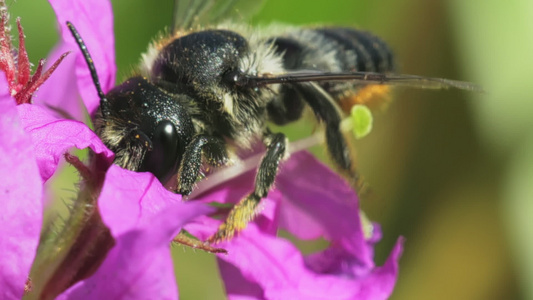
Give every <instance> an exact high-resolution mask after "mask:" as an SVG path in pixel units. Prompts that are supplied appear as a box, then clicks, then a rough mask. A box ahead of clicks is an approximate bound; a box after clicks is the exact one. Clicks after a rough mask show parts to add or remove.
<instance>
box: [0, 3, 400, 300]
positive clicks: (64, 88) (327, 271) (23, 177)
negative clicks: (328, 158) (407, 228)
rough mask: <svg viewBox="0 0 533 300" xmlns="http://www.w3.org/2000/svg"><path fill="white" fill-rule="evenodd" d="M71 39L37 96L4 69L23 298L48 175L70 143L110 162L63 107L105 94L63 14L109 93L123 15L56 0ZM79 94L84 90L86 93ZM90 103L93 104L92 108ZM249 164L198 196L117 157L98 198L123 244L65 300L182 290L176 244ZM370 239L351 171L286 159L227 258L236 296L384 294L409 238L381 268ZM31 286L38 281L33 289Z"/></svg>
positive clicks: (3, 124) (11, 202) (8, 229)
mask: <svg viewBox="0 0 533 300" xmlns="http://www.w3.org/2000/svg"><path fill="white" fill-rule="evenodd" d="M50 4H51V5H52V7H53V8H54V10H55V12H56V15H57V20H58V24H59V27H60V32H61V41H60V43H59V45H58V46H57V47H56V49H55V50H54V51H53V53H52V54H51V55H50V57H49V61H56V59H57V58H58V57H60V56H61V55H62V54H63V53H65V52H67V51H72V53H71V54H70V55H69V56H67V57H66V58H65V59H64V61H63V62H62V63H61V64H60V65H59V67H58V68H57V69H56V70H55V72H54V74H53V75H52V76H51V77H50V78H49V80H48V81H47V82H46V83H44V84H43V85H42V86H41V87H40V90H39V91H38V93H37V94H35V96H34V104H33V105H30V104H22V105H18V106H17V105H16V103H15V100H14V99H13V97H12V96H11V94H10V91H9V90H8V84H7V81H6V77H5V76H4V75H3V73H0V112H1V113H0V135H1V140H2V142H1V143H0V172H1V173H2V174H1V176H2V180H1V181H0V211H1V212H2V213H1V214H0V236H2V238H1V239H0V253H1V255H0V298H2V299H20V298H21V297H22V296H23V293H24V289H25V285H26V283H27V282H28V276H29V272H30V268H31V266H32V262H33V260H34V258H35V255H36V251H37V247H38V243H39V236H40V232H41V223H42V215H43V201H44V200H43V199H44V196H43V195H44V193H45V191H44V183H46V182H47V181H48V180H49V178H50V177H51V176H52V175H53V174H54V172H55V171H56V170H57V168H58V164H59V162H60V160H61V158H62V157H63V155H64V153H65V152H67V151H68V150H69V149H70V148H73V147H76V148H78V149H84V148H87V147H89V148H91V149H92V151H93V152H94V153H96V155H100V156H101V157H102V158H103V159H104V160H106V161H108V162H109V164H111V162H112V159H113V153H112V152H111V151H110V150H108V149H107V148H106V147H105V146H104V145H103V144H102V142H101V141H100V139H99V138H98V137H97V136H96V135H95V134H94V132H92V131H91V130H90V129H89V127H87V125H86V124H84V123H83V122H79V121H73V120H68V119H63V118H61V117H58V116H55V115H54V114H53V113H52V111H50V110H49V109H47V108H46V107H50V106H52V107H59V108H61V109H62V110H63V111H64V112H67V113H68V114H70V115H71V116H74V117H76V118H78V120H81V116H82V114H83V112H84V109H87V111H88V112H89V113H91V114H92V113H93V112H94V111H95V109H96V108H97V106H98V97H97V95H96V92H95V90H94V87H93V84H92V81H91V79H90V75H89V71H88V69H87V66H86V64H85V61H84V60H83V57H82V55H81V53H80V52H79V50H78V48H77V46H76V45H75V42H74V40H73V38H72V36H71V35H70V32H69V31H68V30H67V28H66V25H65V22H66V21H72V22H74V24H75V26H76V27H77V29H78V31H79V32H80V34H81V35H82V36H83V38H84V40H85V42H86V44H87V46H88V48H89V50H90V52H91V55H92V57H93V59H94V61H95V63H96V65H97V69H98V73H99V76H100V80H101V82H102V86H103V89H104V91H105V90H109V89H110V88H111V87H112V85H113V84H114V82H115V71H116V70H115V68H116V67H115V62H114V40H113V16H112V12H111V5H110V3H109V1H107V0H97V1H96V0H95V1H90V2H89V1H82V0H50ZM78 99H82V100H83V103H82V102H80V101H79V100H78ZM83 104H84V106H83ZM252 179H253V174H250V173H245V174H242V175H241V176H239V177H237V178H234V179H231V180H229V181H228V182H226V183H225V184H223V185H221V186H219V187H217V188H215V189H213V190H212V191H211V192H209V193H207V194H203V195H201V198H200V199H195V201H189V202H187V203H185V202H183V201H181V196H179V195H175V194H172V193H171V192H169V191H167V190H166V189H165V188H164V187H163V186H161V184H160V183H159V181H158V180H157V179H155V178H154V176H153V175H151V174H149V173H134V172H130V171H127V170H124V169H121V168H119V167H117V166H114V165H112V166H111V167H109V169H108V171H107V173H106V177H105V182H104V185H103V188H102V191H101V194H100V197H99V199H98V207H99V211H100V214H101V216H102V219H103V222H104V223H105V224H106V225H107V226H108V227H109V229H110V231H111V234H112V236H113V238H114V239H115V246H114V247H113V248H112V249H111V251H110V252H109V253H108V254H107V256H106V258H105V260H104V262H103V264H102V265H101V266H100V268H99V269H98V270H97V271H96V273H94V274H93V275H92V276H91V277H89V278H87V279H85V280H82V281H79V282H78V283H76V284H75V285H73V286H72V287H70V288H69V289H68V290H66V291H65V292H64V293H63V294H61V295H60V296H59V299H177V298H178V288H177V285H176V279H175V276H174V271H173V270H174V267H173V263H172V259H171V256H170V242H171V241H172V239H173V237H175V236H176V234H177V233H178V232H179V231H180V229H181V228H186V229H187V230H188V231H189V232H191V233H192V234H194V235H195V236H197V237H199V238H201V239H205V238H207V237H208V236H210V235H211V234H213V233H214V232H215V231H216V229H217V227H218V226H219V224H220V221H219V220H215V219H212V218H209V217H208V216H207V215H208V214H209V213H211V212H213V210H214V209H213V208H212V207H210V206H209V205H208V203H209V202H213V201H216V202H236V201H238V200H239V199H241V198H242V197H243V196H244V195H245V194H247V193H248V192H249V190H250V189H251V187H252V186H253V183H252V181H251V180H252ZM278 230H285V231H287V232H289V233H291V234H292V235H294V236H295V237H297V238H299V239H303V240H312V239H317V238H324V239H325V240H327V241H329V242H330V245H329V247H328V248H327V249H326V250H324V251H321V252H318V253H314V254H311V255H303V254H302V253H301V252H300V251H299V250H298V249H297V248H296V247H295V246H294V245H293V244H291V243H290V242H289V241H288V240H286V239H283V238H280V237H277V235H276V233H277V232H278ZM379 239H380V231H379V227H378V226H377V225H374V230H373V233H372V236H371V237H368V236H366V237H365V234H364V232H363V226H362V222H361V219H360V214H359V207H358V199H357V196H356V194H355V193H354V192H353V191H352V189H351V188H350V187H349V186H348V185H347V184H346V183H345V182H344V180H343V179H342V178H341V177H339V176H338V175H336V174H335V173H334V172H332V171H330V170H329V169H328V168H327V167H326V166H324V165H323V164H321V163H319V162H318V161H317V160H316V159H314V158H313V157H312V156H311V155H309V154H308V153H305V152H299V153H295V154H293V155H292V156H291V158H290V159H289V160H288V161H286V162H285V163H284V164H283V165H282V167H281V171H280V175H279V177H278V178H277V181H276V188H275V189H274V190H273V191H272V192H271V193H270V194H269V196H268V198H267V199H264V200H263V202H262V210H261V213H260V215H259V217H258V218H257V220H256V221H254V222H253V223H251V224H250V225H249V226H248V227H247V228H246V229H245V230H244V231H242V232H241V234H240V235H239V236H238V237H236V238H234V239H233V240H231V241H229V242H225V243H223V244H220V245H217V246H220V247H222V248H225V249H227V250H228V254H221V255H219V256H218V262H219V267H220V273H221V277H222V280H223V282H224V285H225V288H226V292H227V295H228V298H229V299H386V298H388V297H389V296H390V295H391V293H392V290H393V287H394V284H395V282H396V278H397V273H398V259H399V257H400V255H401V251H402V239H399V240H398V243H397V244H396V246H395V247H394V249H392V252H391V255H390V257H389V258H388V260H387V261H386V262H385V264H384V265H383V266H381V267H376V266H375V265H374V262H373V245H374V244H375V243H376V242H377V241H378V240H379ZM30 293H31V291H30Z"/></svg>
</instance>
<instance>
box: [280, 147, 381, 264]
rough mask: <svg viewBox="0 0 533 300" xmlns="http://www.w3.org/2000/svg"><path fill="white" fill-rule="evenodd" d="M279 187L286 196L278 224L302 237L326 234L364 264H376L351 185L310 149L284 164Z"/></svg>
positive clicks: (330, 239)
mask: <svg viewBox="0 0 533 300" xmlns="http://www.w3.org/2000/svg"><path fill="white" fill-rule="evenodd" d="M276 188H277V190H278V191H279V192H280V194H281V195H282V196H283V198H282V201H281V205H282V207H281V209H280V215H279V226H280V228H284V229H286V230H288V231H289V232H291V233H292V234H294V235H295V236H297V237H299V238H301V239H314V238H318V237H321V236H322V237H325V238H326V239H327V240H329V241H331V242H333V243H335V244H339V245H340V246H341V247H342V248H343V249H346V250H347V251H349V252H350V253H358V255H359V258H360V260H361V264H363V265H367V266H369V267H371V266H373V262H372V252H371V251H372V250H371V248H370V247H368V245H367V243H366V240H365V237H364V233H363V228H362V224H361V219H360V216H359V204H358V203H359V201H358V199H357V195H356V194H355V192H354V191H353V190H352V188H351V187H350V186H349V185H348V184H347V183H346V182H345V181H344V180H343V179H342V177H340V176H339V175H337V174H336V173H334V172H333V171H331V170H330V169H329V168H328V167H326V166H325V165H324V164H322V163H320V162H319V161H318V160H317V159H316V158H314V157H313V156H312V155H311V154H309V153H307V152H298V153H295V154H293V155H292V156H291V158H290V159H289V160H288V161H287V162H286V163H285V164H283V166H282V169H281V171H280V174H279V176H278V178H277V181H276Z"/></svg>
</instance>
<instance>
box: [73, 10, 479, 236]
mask: <svg viewBox="0 0 533 300" xmlns="http://www.w3.org/2000/svg"><path fill="white" fill-rule="evenodd" d="M257 2H259V1H257ZM177 3H178V4H177V10H176V13H175V17H174V19H175V20H174V23H175V24H174V26H173V31H172V32H171V34H170V35H168V36H167V37H166V38H163V39H159V40H157V41H155V42H154V43H152V44H151V45H150V46H149V48H148V51H147V52H146V53H145V54H144V55H143V56H142V62H141V66H140V67H139V70H138V75H135V76H132V77H131V78H128V79H127V80H125V81H124V82H123V83H121V84H119V85H118V86H116V87H114V88H113V89H111V90H110V91H109V92H108V93H107V94H104V93H103V91H102V90H101V88H100V84H99V81H98V78H97V75H96V71H95V66H94V64H93V62H92V59H91V58H90V54H89V52H88V50H87V48H86V46H85V45H84V43H83V40H82V38H81V37H80V35H79V34H78V32H77V31H76V29H75V28H74V26H73V25H72V24H71V23H68V27H69V28H70V30H71V32H72V34H73V36H74V37H75V39H76V41H77V43H78V45H79V47H80V49H81V51H82V52H83V55H84V57H85V59H86V61H87V64H88V66H89V69H90V71H91V75H92V79H93V81H94V84H95V86H96V89H97V92H98V95H99V98H100V108H99V110H98V112H97V114H96V116H95V118H94V124H95V130H96V133H97V134H98V135H99V136H100V138H101V139H102V141H103V142H104V144H105V145H106V146H107V147H109V148H110V149H111V150H112V151H113V152H114V153H115V155H116V156H115V161H114V163H115V164H117V165H119V166H121V167H123V168H125V169H129V170H133V171H140V172H144V171H147V172H151V173H153V174H154V175H155V176H156V177H157V178H158V179H159V180H160V181H161V182H162V183H165V182H167V181H169V180H170V179H171V178H173V177H176V184H175V187H174V188H173V190H174V192H176V193H179V194H182V195H189V194H190V193H191V192H192V191H193V188H194V186H195V183H196V182H197V180H198V178H199V176H200V174H201V168H202V165H203V164H204V163H207V164H208V165H211V166H215V167H218V166H222V165H225V164H227V162H228V160H229V157H230V154H231V152H232V149H234V148H237V149H240V148H252V146H253V145H254V144H255V143H256V142H258V141H260V142H262V143H263V144H264V145H265V147H266V151H265V154H264V156H263V158H262V160H261V162H260V164H259V167H258V170H257V174H256V177H255V185H254V187H253V191H252V192H251V193H250V194H249V195H248V196H246V197H245V198H244V199H242V200H241V201H240V202H239V203H237V204H236V205H235V206H234V207H233V208H232V210H231V211H230V212H229V214H228V216H227V218H226V220H225V221H224V223H223V224H222V225H221V226H220V227H219V229H218V231H217V232H216V233H215V234H214V235H213V236H212V237H210V238H209V239H208V242H217V241H221V240H226V239H230V238H232V237H233V236H234V234H235V233H236V232H238V231H239V230H242V229H243V228H245V226H246V224H247V223H248V222H250V221H251V220H252V219H253V218H254V216H255V212H256V208H257V206H258V204H259V203H260V201H261V199H262V198H264V197H266V196H267V194H268V192H269V190H270V188H271V187H272V185H273V183H274V180H275V178H276V174H277V172H278V168H279V165H280V163H281V161H282V160H283V159H284V158H286V157H287V155H288V151H287V144H288V141H287V138H286V136H285V135H284V134H283V133H280V132H273V131H271V130H270V129H269V124H270V123H274V124H277V125H285V124H288V123H291V122H293V121H296V120H298V119H300V118H301V117H302V114H303V111H304V109H305V108H306V107H309V108H310V109H311V110H312V111H313V112H314V114H315V116H316V118H317V119H318V120H319V121H320V122H321V123H322V124H323V126H324V136H325V147H326V149H327V152H328V153H329V154H330V156H331V158H332V161H333V163H334V164H335V165H336V167H337V168H338V169H339V170H340V171H341V172H342V173H344V174H346V176H347V177H349V178H353V179H354V180H357V178H358V175H357V172H356V170H355V168H354V163H353V161H352V159H351V148H350V147H348V144H347V141H346V139H345V137H344V135H343V134H342V132H341V128H340V124H341V121H342V119H343V116H344V114H345V113H346V111H347V110H348V109H349V108H350V107H351V106H352V105H354V104H356V103H362V102H364V101H365V98H366V96H365V95H368V94H372V93H374V92H376V91H377V92H378V93H380V92H381V93H384V92H386V90H387V89H388V87H390V86H412V87H419V88H459V89H467V90H475V89H477V87H476V86H475V85H472V84H470V83H465V82H459V81H453V80H447V79H439V78H427V77H420V76H413V75H398V74H395V73H394V70H395V62H394V58H393V55H392V51H391V49H390V48H389V47H388V46H387V44H386V43H385V42H384V41H383V40H382V39H380V38H379V37H377V36H375V35H373V34H371V33H369V32H366V31H363V30H359V29H355V28H346V27H327V26H323V27H308V28H302V27H291V26H280V25H275V26H272V27H270V28H263V29H262V30H256V29H253V28H251V27H249V26H243V25H236V24H233V23H221V24H219V25H213V26H207V27H201V26H200V25H199V24H200V23H204V22H205V23H208V24H218V23H219V22H218V21H219V20H220V19H221V18H222V17H223V16H227V15H228V12H230V11H232V10H233V9H235V7H234V6H233V5H234V4H241V5H243V4H242V3H245V2H244V1H241V2H240V1H232V0H227V1H215V0H206V1H200V2H198V1H184V2H182V1H178V2H177ZM184 3H185V4H184ZM183 5H185V6H186V7H185V8H184V7H183ZM246 5H250V4H249V3H246ZM240 13H241V14H242V13H243V12H242V11H240Z"/></svg>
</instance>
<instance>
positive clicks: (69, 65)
mask: <svg viewBox="0 0 533 300" xmlns="http://www.w3.org/2000/svg"><path fill="white" fill-rule="evenodd" d="M73 49H74V48H72V45H67V44H66V43H60V44H59V45H57V46H56V47H55V49H54V50H53V51H52V53H51V54H50V55H49V56H48V58H47V60H46V67H45V68H46V69H48V68H49V67H50V65H52V64H53V63H54V62H55V61H56V60H57V59H58V58H59V56H60V55H61V54H63V53H65V52H68V51H72V50H73ZM75 67H76V55H75V54H74V53H71V54H70V55H67V57H65V58H64V59H63V61H62V62H61V64H60V65H59V66H58V67H57V69H56V70H55V71H54V73H53V74H52V76H50V78H48V80H46V81H45V82H44V84H43V85H42V86H41V87H39V90H38V91H37V92H36V93H35V94H34V97H33V103H34V104H35V105H41V106H44V107H50V108H53V109H55V110H57V112H59V113H60V114H62V115H64V116H67V117H68V118H70V119H74V120H78V121H84V118H85V115H86V111H87V109H86V108H85V104H84V103H83V102H82V100H81V96H80V92H79V90H78V86H77V79H76V76H74V74H75ZM58 87H61V88H58Z"/></svg>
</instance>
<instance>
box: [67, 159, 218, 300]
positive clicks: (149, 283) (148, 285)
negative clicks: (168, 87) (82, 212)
mask: <svg viewBox="0 0 533 300" xmlns="http://www.w3.org/2000/svg"><path fill="white" fill-rule="evenodd" d="M180 198H181V197H180V196H178V195H172V194H170V193H168V191H166V190H165V188H164V187H163V186H162V185H161V184H160V183H159V181H157V179H155V178H154V176H153V175H151V174H149V173H134V172H130V171H126V170H123V169H121V168H119V167H117V166H115V165H113V166H111V167H110V168H109V170H108V172H107V175H106V181H105V183H104V187H103V189H102V193H101V195H100V198H99V208H100V212H101V215H102V219H103V221H104V223H106V225H107V226H108V227H109V229H110V230H111V233H112V235H113V236H114V238H115V240H116V245H115V247H114V248H113V249H112V250H111V251H110V252H109V254H108V256H107V257H106V259H105V261H104V263H103V264H102V266H101V267H100V268H99V269H98V271H97V272H96V273H95V274H94V275H93V276H91V277H90V278H88V279H86V280H83V281H81V282H79V283H78V284H76V285H75V286H73V287H72V288H70V289H69V290H68V291H67V292H65V293H64V294H62V296H61V297H60V298H59V299H177V296H178V292H177V286H176V283H175V277H174V267H173V263H172V259H171V256H170V241H171V240H172V238H173V237H174V236H175V235H176V234H177V233H178V231H179V229H180V228H181V227H182V226H183V225H184V224H185V223H187V222H189V221H190V220H192V219H193V218H195V217H197V216H200V215H204V214H206V213H208V212H211V211H212V209H211V208H209V207H208V206H206V205H204V204H201V203H183V202H180Z"/></svg>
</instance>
